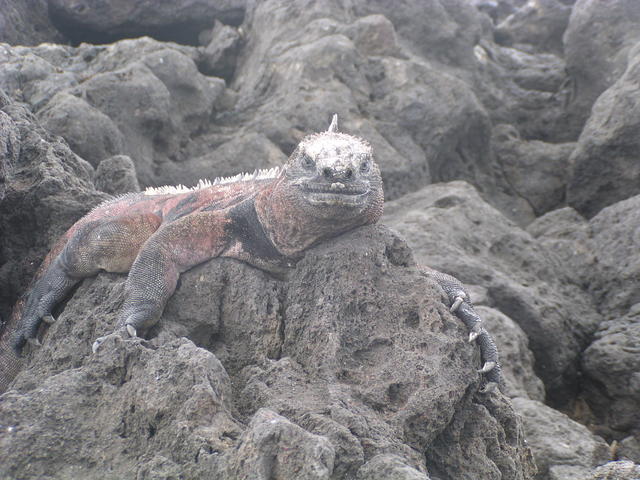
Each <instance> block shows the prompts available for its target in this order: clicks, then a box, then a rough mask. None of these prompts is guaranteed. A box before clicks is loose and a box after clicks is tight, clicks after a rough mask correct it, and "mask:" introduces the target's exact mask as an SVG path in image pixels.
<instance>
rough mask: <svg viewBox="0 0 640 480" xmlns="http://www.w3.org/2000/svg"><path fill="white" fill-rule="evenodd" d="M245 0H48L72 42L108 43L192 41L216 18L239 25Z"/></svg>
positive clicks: (52, 17)
mask: <svg viewBox="0 0 640 480" xmlns="http://www.w3.org/2000/svg"><path fill="white" fill-rule="evenodd" d="M245 3H246V2H245V1H244V0H182V1H180V2H166V1H162V0H137V1H135V2H129V1H122V0H106V1H105V0H49V13H50V16H51V19H52V20H53V22H54V24H55V25H56V27H58V29H59V30H60V31H61V32H64V33H65V34H66V35H67V36H68V37H69V38H70V39H71V40H72V41H73V42H75V43H80V42H91V43H108V42H113V41H115V40H118V39H122V38H131V37H140V36H143V35H150V36H153V37H155V38H158V39H160V40H165V41H173V42H178V43H187V44H191V45H195V44H196V42H197V39H198V34H199V33H200V31H202V30H204V29H205V28H209V27H211V26H212V25H213V23H214V21H215V20H216V19H218V20H220V21H222V22H223V23H230V24H234V25H239V24H240V23H242V18H243V16H244V9H245Z"/></svg>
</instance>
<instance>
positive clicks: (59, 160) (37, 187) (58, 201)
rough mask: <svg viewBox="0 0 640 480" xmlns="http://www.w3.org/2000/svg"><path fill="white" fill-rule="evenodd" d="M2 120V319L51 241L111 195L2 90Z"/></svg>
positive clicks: (0, 310) (0, 283)
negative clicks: (98, 188) (92, 180)
mask: <svg viewBox="0 0 640 480" xmlns="http://www.w3.org/2000/svg"><path fill="white" fill-rule="evenodd" d="M1 99H4V100H1ZM0 122H2V127H3V128H2V129H0V145H2V146H3V148H4V151H5V152H6V154H5V155H3V156H2V160H0V165H2V166H4V172H5V173H4V175H5V184H4V187H5V191H4V199H2V200H1V201H0V231H1V232H2V235H0V263H1V266H0V292H1V293H0V298H1V301H0V317H2V318H8V316H9V311H10V308H11V304H12V303H13V302H15V300H16V298H17V297H18V295H19V294H20V293H21V292H22V291H24V288H25V287H26V285H27V283H28V282H29V280H30V279H31V277H32V275H33V273H34V272H35V269H36V268H37V267H38V265H39V263H40V261H41V259H42V258H43V256H44V254H45V253H46V252H47V251H48V250H49V248H50V247H51V246H52V244H53V243H54V242H55V241H56V240H57V239H58V237H59V236H60V235H62V233H64V231H65V230H66V229H67V228H69V227H70V226H71V225H72V224H73V223H74V222H75V221H76V220H77V219H78V218H79V217H81V216H82V215H84V214H85V213H87V211H88V210H90V209H91V208H92V207H93V206H95V205H97V204H98V203H100V202H101V201H103V200H105V199H106V198H108V196H107V195H105V194H101V193H99V192H97V191H96V190H95V189H94V187H93V184H92V183H91V178H92V176H93V168H92V167H91V165H89V164H88V163H87V162H86V161H84V160H83V159H81V158H79V157H78V156H77V155H76V154H74V153H73V152H72V151H71V150H70V149H69V147H68V146H67V144H66V143H65V142H64V141H63V140H62V139H61V138H59V137H56V136H54V135H51V134H50V133H48V132H47V131H46V130H44V129H43V128H42V127H40V126H39V124H38V122H37V121H36V119H35V118H34V117H33V115H32V114H31V113H30V112H29V110H28V108H27V107H26V106H25V105H23V104H20V103H15V102H11V101H10V100H9V99H8V98H7V97H6V96H5V95H4V93H3V92H2V91H1V90H0ZM1 171H2V170H1V169H0V172H1ZM34 232H38V234H37V235H34Z"/></svg>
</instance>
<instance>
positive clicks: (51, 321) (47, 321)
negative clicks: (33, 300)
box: [42, 314, 56, 325]
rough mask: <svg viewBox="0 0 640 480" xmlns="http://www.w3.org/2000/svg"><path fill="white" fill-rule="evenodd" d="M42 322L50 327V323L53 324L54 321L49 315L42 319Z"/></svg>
mask: <svg viewBox="0 0 640 480" xmlns="http://www.w3.org/2000/svg"><path fill="white" fill-rule="evenodd" d="M42 321H43V322H44V323H48V324H49V325H51V324H52V323H55V321H56V319H55V317H54V316H53V315H51V314H49V315H45V316H44V317H42Z"/></svg>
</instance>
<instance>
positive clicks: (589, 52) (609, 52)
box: [564, 0, 640, 135]
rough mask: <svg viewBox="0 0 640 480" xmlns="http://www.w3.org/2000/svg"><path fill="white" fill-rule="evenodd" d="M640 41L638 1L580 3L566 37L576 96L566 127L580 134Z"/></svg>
mask: <svg viewBox="0 0 640 480" xmlns="http://www.w3.org/2000/svg"><path fill="white" fill-rule="evenodd" d="M638 41H640V9H638V4H637V2H635V0H611V1H607V2H601V1H599V0H578V1H577V2H576V4H575V5H574V7H573V9H572V10H571V17H570V19H569V25H568V27H567V31H566V32H565V35H564V48H565V54H566V59H567V71H568V73H569V76H570V79H571V82H572V84H573V85H572V91H573V95H572V97H571V101H570V102H569V103H568V105H567V110H568V113H569V115H568V117H567V124H566V125H565V128H566V129H568V130H571V131H573V132H574V134H575V135H577V134H578V133H580V131H581V130H582V128H583V126H584V124H585V122H586V120H587V119H588V118H589V115H590V113H591V107H592V105H593V103H594V102H595V101H596V99H597V98H598V97H599V96H600V94H601V93H602V92H604V91H605V90H606V89H607V88H609V87H610V86H611V85H613V83H614V82H615V81H616V80H617V79H618V78H620V76H621V75H622V74H623V73H624V71H625V70H626V69H627V63H628V53H629V50H630V49H631V47H633V45H635V44H636V43H637V42H638Z"/></svg>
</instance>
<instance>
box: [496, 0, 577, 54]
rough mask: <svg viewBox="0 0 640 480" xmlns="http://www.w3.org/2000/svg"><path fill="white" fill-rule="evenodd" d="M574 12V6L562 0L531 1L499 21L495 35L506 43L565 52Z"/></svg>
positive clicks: (541, 50) (502, 42)
mask: <svg viewBox="0 0 640 480" xmlns="http://www.w3.org/2000/svg"><path fill="white" fill-rule="evenodd" d="M570 14H571V7H569V6H567V5H564V4H563V3H562V2H560V1H558V0H537V1H535V2H527V3H525V4H524V5H523V6H521V7H520V8H518V9H517V10H516V11H515V12H513V13H512V14H511V15H509V16H508V17H507V18H505V19H504V21H502V22H500V23H499V24H498V26H497V27H496V29H495V31H494V36H495V39H496V41H497V42H498V43H500V44H502V45H507V46H517V47H518V48H520V49H521V50H528V51H534V52H537V53H541V52H550V53H555V54H556V55H562V53H563V43H562V36H563V34H564V32H565V30H566V28H567V25H568V24H569V15H570Z"/></svg>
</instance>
